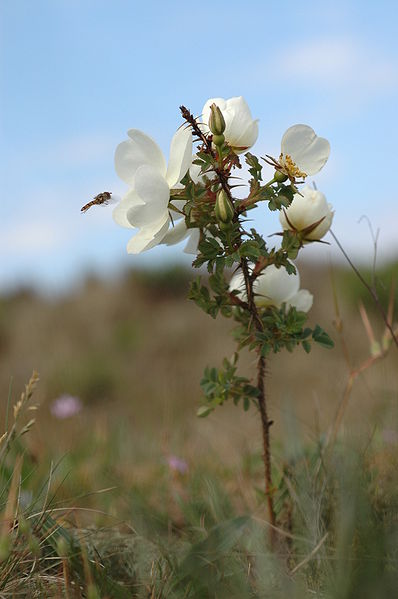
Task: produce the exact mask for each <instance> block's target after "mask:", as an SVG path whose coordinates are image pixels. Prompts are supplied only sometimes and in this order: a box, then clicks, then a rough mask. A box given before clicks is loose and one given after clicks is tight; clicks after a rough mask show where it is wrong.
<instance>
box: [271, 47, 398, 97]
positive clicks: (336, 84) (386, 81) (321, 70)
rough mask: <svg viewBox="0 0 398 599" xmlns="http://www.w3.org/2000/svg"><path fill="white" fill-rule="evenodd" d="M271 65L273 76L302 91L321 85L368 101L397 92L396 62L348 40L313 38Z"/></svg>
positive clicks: (374, 49)
mask: <svg viewBox="0 0 398 599" xmlns="http://www.w3.org/2000/svg"><path fill="white" fill-rule="evenodd" d="M273 62H274V73H277V74H278V76H279V77H280V78H284V79H288V80H290V81H294V82H295V84H300V85H301V86H303V87H304V86H305V87H307V86H308V84H313V85H320V86H322V87H323V88H330V89H331V90H335V91H341V90H343V91H345V92H346V93H347V94H348V95H349V96H350V95H352V94H355V96H356V97H357V96H359V95H361V94H363V93H364V92H366V94H367V98H369V95H371V96H372V97H375V96H380V95H384V94H388V93H390V92H391V91H395V90H397V89H398V58H397V57H396V56H395V57H394V56H391V55H388V56H386V55H383V54H382V53H381V52H380V50H379V49H378V48H372V47H370V46H369V45H366V46H365V45H364V44H363V43H362V42H361V41H359V40H356V39H353V38H350V37H341V38H340V37H329V38H315V39H312V40H308V41H306V42H302V43H300V44H297V45H292V46H290V47H288V48H287V49H286V50H284V51H283V52H282V53H280V54H278V56H276V57H274V61H273ZM307 89H308V88H307ZM365 99H366V98H364V100H365Z"/></svg>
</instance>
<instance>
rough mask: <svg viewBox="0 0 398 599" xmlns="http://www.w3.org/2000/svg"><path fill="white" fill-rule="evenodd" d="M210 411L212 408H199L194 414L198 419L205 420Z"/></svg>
mask: <svg viewBox="0 0 398 599" xmlns="http://www.w3.org/2000/svg"><path fill="white" fill-rule="evenodd" d="M212 411H213V410H212V408H210V407H209V406H200V408H198V411H197V412H196V415H197V416H199V418H206V416H208V415H209V414H210V413H211V412H212Z"/></svg>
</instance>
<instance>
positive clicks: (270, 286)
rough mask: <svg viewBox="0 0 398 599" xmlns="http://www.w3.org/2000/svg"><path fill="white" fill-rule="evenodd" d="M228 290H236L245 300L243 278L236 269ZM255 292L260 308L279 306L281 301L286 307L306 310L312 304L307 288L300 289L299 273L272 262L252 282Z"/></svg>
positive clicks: (311, 297) (255, 299)
mask: <svg viewBox="0 0 398 599" xmlns="http://www.w3.org/2000/svg"><path fill="white" fill-rule="evenodd" d="M229 289H230V291H238V292H239V295H240V296H241V297H242V299H244V300H245V301H246V289H245V280H244V277H243V274H242V272H240V271H238V272H237V273H236V274H235V275H234V276H233V277H232V279H231V282H230V285H229ZM253 291H254V293H255V298H254V301H255V303H256V305H257V306H259V307H260V308H266V307H268V306H276V307H277V308H280V307H281V305H282V304H283V303H285V304H286V307H287V308H290V307H291V306H294V307H295V308H296V309H297V310H299V311H300V312H308V311H309V310H310V308H311V306H312V302H313V296H312V294H311V293H310V292H309V291H307V289H300V275H299V273H298V271H297V267H296V274H291V275H289V273H288V272H287V270H286V268H284V267H283V266H281V267H280V268H277V267H276V266H275V265H274V264H270V266H267V267H266V268H265V269H264V270H263V272H262V273H261V274H260V275H259V276H258V277H257V278H256V279H255V281H254V283H253Z"/></svg>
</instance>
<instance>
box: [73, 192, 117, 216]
mask: <svg viewBox="0 0 398 599" xmlns="http://www.w3.org/2000/svg"><path fill="white" fill-rule="evenodd" d="M111 199H112V192H110V191H103V192H102V193H99V194H98V195H96V196H95V198H94V199H93V200H91V202H89V203H88V204H85V205H84V206H83V208H82V209H81V211H80V212H87V210H88V209H89V208H92V206H106V205H107V204H109V202H110V201H111Z"/></svg>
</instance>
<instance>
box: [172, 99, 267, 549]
mask: <svg viewBox="0 0 398 599" xmlns="http://www.w3.org/2000/svg"><path fill="white" fill-rule="evenodd" d="M180 110H181V114H182V117H183V118H184V119H185V121H186V122H187V123H188V124H189V125H190V126H191V128H192V131H193V133H194V135H195V136H196V137H197V138H198V139H199V140H200V141H201V142H202V144H203V151H205V152H207V153H208V154H210V155H211V156H212V158H213V159H214V161H215V162H216V161H217V162H218V167H216V168H214V172H215V173H216V175H217V178H218V180H219V183H220V185H221V186H222V188H223V189H224V191H225V192H226V193H227V195H228V197H229V198H230V199H231V200H232V202H233V197H232V194H231V188H230V186H229V183H228V178H229V176H230V172H229V170H228V169H226V168H224V166H223V163H222V161H220V160H219V156H217V154H216V153H215V152H214V150H213V147H212V140H211V137H210V136H206V135H205V134H204V133H203V131H202V130H201V128H200V127H199V125H198V123H197V121H196V119H195V117H194V116H193V115H192V114H191V112H190V111H189V110H188V109H187V108H185V106H180ZM273 182H274V181H273V180H272V181H270V182H269V184H272V183H273ZM240 212H241V210H240V207H239V208H238V209H237V215H238V214H239V213H240ZM240 265H241V269H242V273H243V276H244V280H245V287H246V295H247V303H246V302H242V301H241V300H238V298H235V301H234V303H239V305H240V306H241V307H242V308H243V309H246V310H248V311H249V313H250V315H251V321H252V323H253V325H254V327H255V329H256V331H258V332H261V331H263V329H264V325H263V322H262V320H261V318H260V316H259V313H258V310H257V306H256V304H255V301H254V294H253V281H254V278H255V277H252V276H251V275H250V272H249V267H248V262H247V259H246V258H242V259H241V263H240ZM232 297H234V296H232ZM236 300H238V301H236ZM257 388H258V391H259V395H258V407H259V411H260V416H261V425H262V432H263V448H264V454H263V461H264V471H265V496H266V500H267V508H268V519H269V523H270V524H271V526H270V543H271V547H272V548H274V547H275V525H276V517H275V510H274V502H273V486H272V472H271V443H270V427H271V424H272V422H271V421H270V420H269V419H268V413H267V403H266V392H265V357H264V356H263V355H262V354H261V351H259V352H258V360H257Z"/></svg>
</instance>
